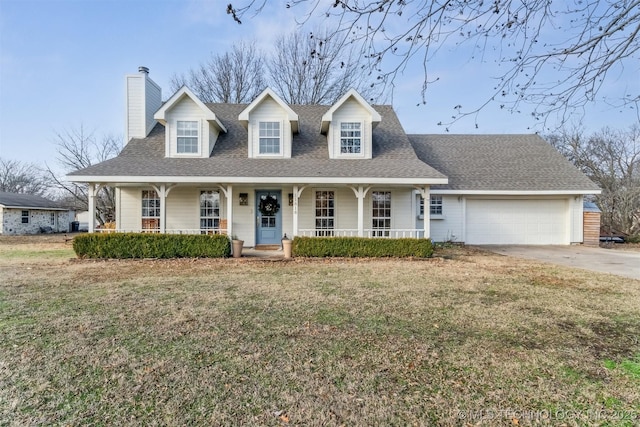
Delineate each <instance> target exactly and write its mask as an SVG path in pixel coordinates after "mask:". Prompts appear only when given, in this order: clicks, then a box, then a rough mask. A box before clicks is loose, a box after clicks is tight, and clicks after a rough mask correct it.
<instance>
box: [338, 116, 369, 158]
mask: <svg viewBox="0 0 640 427" xmlns="http://www.w3.org/2000/svg"><path fill="white" fill-rule="evenodd" d="M356 125H357V129H356V128H355V126H356ZM345 126H346V127H347V128H346V129H345V128H344V127H345ZM351 126H354V128H351ZM363 127H364V126H363V124H362V122H358V121H353V122H348V121H344V122H340V129H339V132H340V144H339V147H338V149H339V152H340V156H362V155H363V154H364V147H363V137H362V133H363V132H362V129H363ZM345 133H346V134H345ZM350 133H351V134H350ZM356 133H357V135H356ZM349 141H351V144H348V142H349ZM354 141H358V145H357V147H358V151H343V150H344V149H348V148H352V149H353V147H354V145H353V142H354Z"/></svg>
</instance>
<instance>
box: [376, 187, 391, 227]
mask: <svg viewBox="0 0 640 427" xmlns="http://www.w3.org/2000/svg"><path fill="white" fill-rule="evenodd" d="M380 194H383V195H385V196H383V197H385V199H386V194H388V195H389V197H388V206H386V202H387V200H385V203H384V205H383V206H382V207H376V197H377V196H378V195H380ZM391 203H392V194H391V191H389V190H376V191H372V192H371V230H372V235H373V237H389V233H390V230H391V227H392V224H391V221H392V204H391ZM387 211H388V215H385V214H386V213H387ZM381 213H382V214H383V215H380V214H381ZM380 221H384V222H385V223H387V221H388V224H384V226H382V227H381V226H380Z"/></svg>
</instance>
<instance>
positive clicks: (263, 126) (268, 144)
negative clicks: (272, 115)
mask: <svg viewBox="0 0 640 427" xmlns="http://www.w3.org/2000/svg"><path fill="white" fill-rule="evenodd" d="M258 126H259V138H260V147H259V150H260V154H280V122H260V124H259V125H258Z"/></svg>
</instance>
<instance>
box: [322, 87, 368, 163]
mask: <svg viewBox="0 0 640 427" xmlns="http://www.w3.org/2000/svg"><path fill="white" fill-rule="evenodd" d="M341 122H359V123H361V131H362V135H361V138H362V140H361V144H362V153H361V154H359V155H357V154H348V155H347V154H341V153H340V123H341ZM327 143H328V144H329V157H330V158H354V157H356V158H365V159H370V158H371V155H372V148H371V115H370V114H369V112H368V111H367V110H366V109H365V108H364V107H363V106H362V105H360V103H359V102H357V101H356V100H354V99H353V98H351V99H349V100H347V101H345V102H344V103H343V104H342V105H341V106H340V107H339V108H338V109H337V110H336V111H335V112H334V113H333V117H332V122H331V124H330V125H329V131H328V132H327Z"/></svg>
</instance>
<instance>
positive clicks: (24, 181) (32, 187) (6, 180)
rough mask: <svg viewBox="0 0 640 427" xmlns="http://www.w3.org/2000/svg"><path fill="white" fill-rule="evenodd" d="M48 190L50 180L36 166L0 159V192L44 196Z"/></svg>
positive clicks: (49, 188)
mask: <svg viewBox="0 0 640 427" xmlns="http://www.w3.org/2000/svg"><path fill="white" fill-rule="evenodd" d="M50 190H51V180H49V179H48V176H47V174H46V172H44V171H43V170H42V169H40V168H39V167H38V166H36V165H34V164H32V163H23V162H20V161H18V160H7V159H2V158H0V191H5V192H8V193H19V194H32V195H35V196H46V195H48V193H49V191H50Z"/></svg>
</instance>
